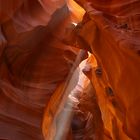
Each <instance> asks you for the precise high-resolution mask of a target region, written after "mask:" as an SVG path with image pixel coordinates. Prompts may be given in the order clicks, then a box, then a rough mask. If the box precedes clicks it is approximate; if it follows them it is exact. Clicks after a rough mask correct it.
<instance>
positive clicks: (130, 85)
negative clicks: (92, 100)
mask: <svg viewBox="0 0 140 140" xmlns="http://www.w3.org/2000/svg"><path fill="white" fill-rule="evenodd" d="M77 1H78V0H77ZM78 2H79V3H80V4H81V5H82V6H83V7H84V8H85V10H86V11H87V13H86V16H85V17H86V18H87V17H88V18H87V19H88V20H87V21H86V23H85V22H84V19H83V23H84V24H83V25H82V28H81V29H80V31H79V34H80V37H81V38H82V39H83V40H84V41H85V42H86V43H87V44H88V45H89V46H90V47H91V49H92V53H93V54H94V55H95V57H96V59H97V62H98V67H94V68H93V69H92V74H91V75H90V79H91V81H92V83H93V85H94V87H95V89H96V94H97V97H98V104H99V106H100V110H101V113H102V119H103V123H104V127H105V130H106V133H108V134H109V135H110V137H111V139H113V140H131V139H133V140H139V139H140V133H139V132H140V127H139V126H140V109H139V106H140V86H139V84H140V74H139V71H140V56H139V51H140V40H139V38H140V21H139V17H140V16H139V14H140V10H139V5H140V2H139V1H138V0H136V1H134V0H122V1H119V0H110V1H97V0H85V1H81V2H80V1H78ZM82 2H83V3H82ZM91 61H92V60H91ZM89 63H90V62H89Z"/></svg>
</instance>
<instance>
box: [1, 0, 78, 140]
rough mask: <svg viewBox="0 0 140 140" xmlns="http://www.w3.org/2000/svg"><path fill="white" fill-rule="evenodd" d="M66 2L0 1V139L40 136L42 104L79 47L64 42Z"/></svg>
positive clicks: (22, 139) (67, 18)
mask: <svg viewBox="0 0 140 140" xmlns="http://www.w3.org/2000/svg"><path fill="white" fill-rule="evenodd" d="M64 4H65V3H64V1H61V0H59V1H51V0H49V1H37V0H25V1H20V2H19V1H16V0H12V1H3V0H0V5H3V7H2V6H1V7H0V13H1V14H0V18H1V22H2V23H1V30H0V31H1V32H0V55H1V56H0V57H1V60H0V100H1V101H0V102H1V103H0V139H8V140H19V139H20V140H32V139H33V140H42V139H43V136H42V130H41V121H42V118H43V112H44V108H45V106H47V104H48V101H49V100H50V97H51V96H52V94H53V92H54V91H55V89H56V88H57V86H58V85H59V84H60V83H61V82H63V81H64V80H65V79H66V77H67V75H68V73H69V70H70V69H71V66H72V63H73V61H74V60H75V57H76V55H77V52H78V50H76V49H73V48H72V47H71V46H67V45H65V44H64V43H63V38H64V37H65V30H66V28H67V26H70V24H71V23H70V16H69V11H68V8H67V7H66V6H64ZM59 8H60V9H59ZM40 25H44V26H40Z"/></svg>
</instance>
